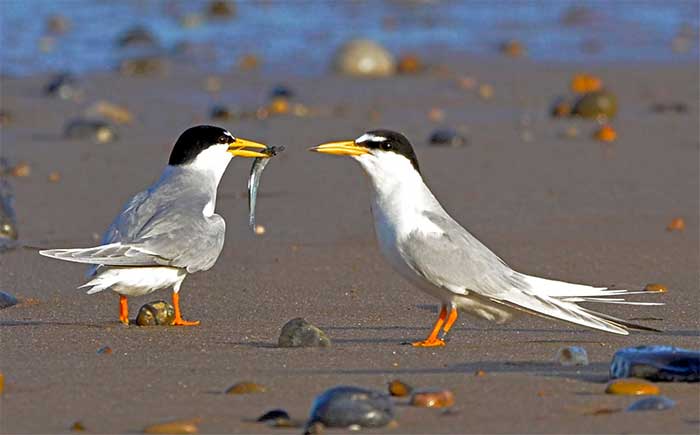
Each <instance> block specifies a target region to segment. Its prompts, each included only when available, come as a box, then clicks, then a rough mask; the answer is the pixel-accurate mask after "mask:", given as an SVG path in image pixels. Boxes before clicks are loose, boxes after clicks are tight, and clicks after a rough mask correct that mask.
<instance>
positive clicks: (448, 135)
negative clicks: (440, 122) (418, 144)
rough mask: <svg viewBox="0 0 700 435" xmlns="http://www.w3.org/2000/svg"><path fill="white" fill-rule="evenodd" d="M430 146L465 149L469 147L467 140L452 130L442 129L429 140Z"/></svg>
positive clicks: (436, 131)
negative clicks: (466, 146)
mask: <svg viewBox="0 0 700 435" xmlns="http://www.w3.org/2000/svg"><path fill="white" fill-rule="evenodd" d="M428 142H429V143H430V145H437V146H449V147H463V146H465V145H467V143H468V141H467V138H465V137H464V136H462V135H461V134H459V133H458V132H457V130H453V129H451V128H441V129H438V130H435V131H433V133H432V134H431V135H430V138H429V139H428Z"/></svg>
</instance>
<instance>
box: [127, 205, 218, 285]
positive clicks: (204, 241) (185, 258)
mask: <svg viewBox="0 0 700 435" xmlns="http://www.w3.org/2000/svg"><path fill="white" fill-rule="evenodd" d="M225 233H226V223H225V222H224V219H223V218H222V217H221V216H219V215H217V214H214V215H212V216H211V217H205V216H204V215H202V214H201V213H196V214H195V213H186V214H184V213H169V214H168V215H167V218H164V219H160V218H156V219H154V220H153V221H152V222H151V223H149V224H148V225H147V226H146V227H144V229H143V231H142V232H141V233H140V234H139V236H140V237H139V238H138V239H137V240H135V241H134V242H132V245H133V246H136V247H138V248H139V249H143V250H144V251H146V252H149V253H152V255H153V258H154V260H155V261H156V262H157V263H158V264H162V265H167V266H174V267H180V268H183V269H187V272H189V273H194V272H198V271H202V270H208V269H210V268H211V267H212V266H214V263H216V260H217V259H218V258H219V254H221V250H222V249H223V246H224V236H225Z"/></svg>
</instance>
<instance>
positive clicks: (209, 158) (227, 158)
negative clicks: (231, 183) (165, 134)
mask: <svg viewBox="0 0 700 435" xmlns="http://www.w3.org/2000/svg"><path fill="white" fill-rule="evenodd" d="M227 149H228V145H212V146H210V147H209V148H207V149H206V150H204V151H202V152H200V153H199V155H197V157H195V159H194V160H193V161H192V162H190V163H188V164H187V165H184V166H183V169H185V170H187V171H192V172H195V174H196V175H195V176H196V179H197V180H195V182H201V183H208V184H209V185H210V186H211V189H210V190H209V192H208V193H209V194H210V199H209V201H208V202H207V203H206V205H205V206H204V209H203V210H202V214H204V216H207V217H210V216H212V215H213V214H214V211H215V208H216V191H217V189H218V187H219V182H220V181H221V178H222V177H223V176H224V172H226V168H227V167H228V164H229V163H230V162H231V159H232V158H233V156H232V155H231V154H230V153H229V152H228V151H227ZM200 180H201V181H200Z"/></svg>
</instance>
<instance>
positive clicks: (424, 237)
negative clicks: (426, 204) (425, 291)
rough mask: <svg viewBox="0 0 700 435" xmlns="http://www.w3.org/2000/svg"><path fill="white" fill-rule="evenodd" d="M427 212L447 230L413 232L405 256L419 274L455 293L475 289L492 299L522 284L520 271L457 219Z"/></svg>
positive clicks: (406, 244) (433, 220) (431, 219)
mask: <svg viewBox="0 0 700 435" xmlns="http://www.w3.org/2000/svg"><path fill="white" fill-rule="evenodd" d="M425 215H426V217H427V218H428V219H430V221H431V222H432V223H434V224H435V225H437V226H438V227H439V228H440V229H441V230H442V231H443V232H442V234H439V233H437V234H433V235H430V234H425V233H419V232H413V233H411V234H410V235H409V237H408V239H407V241H406V243H405V245H404V249H403V250H404V256H405V258H404V259H405V260H406V262H407V263H408V264H409V265H410V266H411V267H412V268H413V269H414V271H415V272H416V273H418V274H419V275H421V276H423V277H425V278H426V279H428V280H429V281H430V282H432V283H434V284H436V285H438V286H441V287H444V288H446V289H448V290H451V291H453V292H455V293H462V294H464V293H466V292H467V291H472V292H476V293H479V294H480V295H482V296H485V297H489V298H490V297H495V298H498V297H499V296H500V295H501V294H503V293H504V292H505V291H507V289H509V288H512V287H513V286H518V285H520V283H519V282H518V281H519V277H518V274H517V273H516V272H514V271H513V270H512V269H511V268H510V267H508V265H507V264H506V263H505V262H504V261H503V260H501V259H500V258H499V257H498V256H497V255H496V254H494V253H493V252H492V251H491V250H490V249H489V248H487V247H486V246H485V245H484V244H482V243H481V242H480V241H479V240H478V239H476V237H474V236H472V235H471V234H469V232H468V231H467V230H465V229H464V228H463V227H462V226H461V225H459V224H458V223H457V222H455V221H454V220H452V219H451V218H449V217H445V216H441V215H438V214H435V213H431V212H426V213H425Z"/></svg>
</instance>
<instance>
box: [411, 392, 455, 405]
mask: <svg viewBox="0 0 700 435" xmlns="http://www.w3.org/2000/svg"><path fill="white" fill-rule="evenodd" d="M410 403H411V405H412V406H418V407H421V408H449V407H450V406H452V405H454V404H455V396H454V394H453V393H452V391H450V390H439V389H426V390H416V391H414V392H413V394H412V395H411V402H410Z"/></svg>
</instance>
